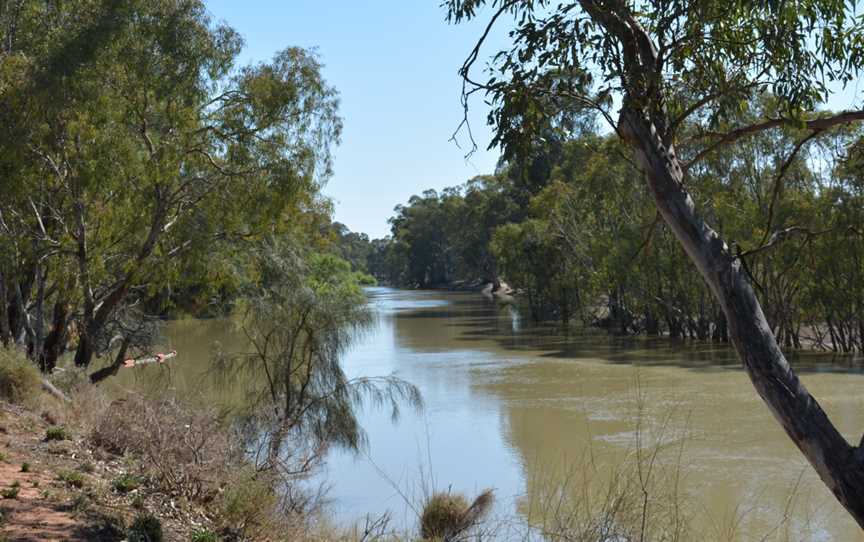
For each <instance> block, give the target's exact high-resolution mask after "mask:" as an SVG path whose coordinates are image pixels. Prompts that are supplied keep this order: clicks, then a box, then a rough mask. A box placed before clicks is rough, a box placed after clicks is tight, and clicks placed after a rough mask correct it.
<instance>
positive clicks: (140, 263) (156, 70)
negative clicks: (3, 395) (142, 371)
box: [0, 0, 361, 378]
mask: <svg viewBox="0 0 864 542" xmlns="http://www.w3.org/2000/svg"><path fill="white" fill-rule="evenodd" d="M242 47H243V40H242V38H241V37H240V36H239V35H238V34H237V33H236V32H235V31H234V30H233V29H232V28H230V27H228V26H226V25H224V24H218V23H215V22H213V21H212V20H211V19H210V16H209V15H208V14H207V11H206V9H205V6H204V4H203V2H199V1H196V0H158V1H155V2H154V1H149V0H148V1H137V0H132V1H124V2H104V1H91V0H76V1H73V2H62V3H57V2H43V1H38V0H13V1H9V2H2V3H0V126H2V129H0V194H2V196H0V343H2V344H3V345H6V346H10V345H14V346H17V347H18V348H20V349H22V350H24V351H25V352H26V353H27V355H28V356H29V357H30V359H32V360H34V361H35V362H36V363H37V364H38V365H39V367H40V368H41V369H42V370H43V371H44V372H46V373H47V372H50V371H51V370H52V369H53V368H54V367H55V366H57V364H58V362H59V360H60V359H61V357H62V356H64V355H69V356H72V357H74V362H75V364H76V365H77V366H79V367H85V368H86V367H89V366H91V365H92V364H93V363H94V360H96V359H99V358H105V357H110V359H109V360H108V365H109V367H108V371H107V372H100V373H98V375H99V377H100V378H101V377H104V376H105V375H107V374H111V373H113V372H116V370H117V368H119V366H120V363H121V362H122V360H123V359H124V358H127V357H133V356H134V355H135V354H136V353H141V352H146V351H148V350H149V349H151V348H152V346H153V343H154V341H155V340H156V338H157V335H158V333H157V331H158V329H157V326H156V325H155V323H156V321H157V320H158V319H159V318H161V317H164V316H168V315H173V314H177V313H188V314H192V315H196V316H208V315H215V314H222V313H225V312H228V311H229V310H230V308H231V307H232V306H234V305H235V304H236V302H237V300H238V299H240V298H242V297H244V296H245V295H246V293H245V292H247V291H249V290H251V289H252V288H250V285H260V284H261V283H262V280H263V279H262V276H261V271H260V270H261V268H262V265H261V264H260V262H259V260H260V259H261V258H265V257H272V255H271V256H266V254H267V252H266V251H265V250H263V249H264V248H265V247H267V246H270V245H272V243H273V240H274V239H279V240H285V239H290V240H291V243H290V244H291V245H292V246H293V247H295V252H298V250H299V252H298V253H299V254H301V256H300V257H301V258H315V257H317V256H315V255H316V254H319V253H334V254H344V255H346V256H347V257H349V258H351V257H352V256H351V255H350V250H348V249H347V248H346V249H344V250H343V249H342V248H341V247H343V246H344V247H348V246H349V245H350V243H347V242H343V240H342V238H343V237H345V236H349V237H350V235H349V234H350V232H346V231H343V230H342V229H340V227H339V226H338V225H335V224H333V223H332V220H331V215H332V205H331V203H330V202H329V201H328V200H327V199H326V198H324V197H323V196H322V195H321V193H320V188H321V187H322V186H323V184H324V183H325V182H326V181H327V179H328V177H329V176H330V173H331V155H330V150H331V148H332V147H333V146H334V145H335V144H337V143H338V141H339V136H340V132H341V127H342V121H341V119H340V117H339V115H338V95H337V93H336V91H335V89H333V88H332V87H331V86H329V85H328V84H327V82H326V81H325V80H324V78H323V77H322V74H321V64H320V62H319V59H318V58H317V57H316V55H315V54H314V53H313V52H310V51H308V50H305V49H301V48H287V49H284V50H282V51H280V52H278V53H276V54H275V55H274V57H273V58H272V59H271V60H270V61H268V62H262V63H257V64H250V65H240V64H239V63H238V56H239V54H240V52H241V50H242ZM283 244H284V243H283ZM300 249H302V250H300ZM354 259H355V260H356V258H354ZM328 269H330V270H331V271H332V273H333V274H338V276H339V277H341V278H342V279H344V280H349V281H354V282H359V281H360V279H361V277H360V275H356V274H350V273H343V271H344V269H343V268H342V267H341V266H339V265H333V266H331V267H330V268H328ZM355 270H356V266H355ZM337 272H338V273H337ZM99 363H101V364H104V363H103V362H101V361H100V362H99Z"/></svg>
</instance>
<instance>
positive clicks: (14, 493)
mask: <svg viewBox="0 0 864 542" xmlns="http://www.w3.org/2000/svg"><path fill="white" fill-rule="evenodd" d="M19 491H21V482H19V481H18V480H15V481H14V482H12V484H11V485H10V486H9V487H7V488H5V489H3V490H2V491H0V497H3V498H4V499H17V498H18V492H19Z"/></svg>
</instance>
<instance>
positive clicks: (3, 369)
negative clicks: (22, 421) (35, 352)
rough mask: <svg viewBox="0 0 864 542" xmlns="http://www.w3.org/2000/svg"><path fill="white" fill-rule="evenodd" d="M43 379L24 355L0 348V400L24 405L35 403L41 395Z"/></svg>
mask: <svg viewBox="0 0 864 542" xmlns="http://www.w3.org/2000/svg"><path fill="white" fill-rule="evenodd" d="M41 387H42V377H41V375H40V374H39V369H37V368H36V366H35V365H33V364H32V363H31V362H30V361H28V360H27V358H26V357H25V356H24V354H22V353H20V352H18V351H17V350H14V349H10V348H2V347H0V399H4V400H6V401H9V402H10V403H14V404H18V405H23V404H31V403H34V402H35V401H36V400H37V399H38V397H39V394H40V390H41Z"/></svg>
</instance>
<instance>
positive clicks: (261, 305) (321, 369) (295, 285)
mask: <svg viewBox="0 0 864 542" xmlns="http://www.w3.org/2000/svg"><path fill="white" fill-rule="evenodd" d="M256 263H257V266H258V269H257V272H256V275H257V276H258V277H259V279H258V281H257V283H255V284H254V285H253V286H251V287H250V292H249V295H248V296H247V300H246V304H245V310H244V319H243V327H244V330H245V332H246V334H247V335H248V337H249V339H250V341H251V345H252V348H253V352H251V353H249V354H247V355H244V356H240V357H239V358H230V359H229V358H224V359H221V360H220V361H221V364H220V365H221V367H222V368H223V374H224V376H225V377H226V378H227V377H230V376H231V374H232V373H233V371H250V372H252V373H253V374H254V375H256V376H258V378H256V379H254V381H256V382H262V383H264V385H263V387H262V388H259V389H256V390H253V396H252V397H253V399H254V400H253V401H252V404H253V405H254V406H253V409H252V410H253V416H254V417H255V418H257V419H258V422H259V423H260V425H261V428H262V430H263V431H264V432H265V433H266V435H267V437H266V439H264V440H266V441H268V442H269V443H270V457H271V458H273V459H275V458H276V457H277V456H278V455H279V453H280V449H281V447H282V446H283V445H288V446H309V447H310V453H312V452H311V451H314V450H316V449H318V447H319V446H321V445H324V444H335V445H340V446H344V447H347V448H351V449H356V448H357V447H358V446H359V445H360V444H361V443H362V441H363V432H362V429H361V428H360V426H359V423H358V421H357V418H356V416H355V407H356V406H358V405H359V404H360V403H361V402H362V401H363V400H364V399H366V400H369V401H371V402H373V403H375V404H387V405H389V406H390V407H391V408H392V411H393V413H394V415H396V414H397V413H398V406H399V401H400V400H402V399H406V400H408V402H409V403H411V404H412V405H414V406H419V404H420V398H419V393H418V392H417V390H416V388H414V387H413V386H410V385H409V384H407V383H405V382H403V381H401V380H399V379H396V378H392V377H383V378H355V379H349V378H348V377H347V376H346V375H345V372H344V371H343V369H342V367H341V364H340V362H341V356H342V354H343V353H344V352H345V350H346V348H348V346H349V345H350V344H351V342H352V341H353V340H354V338H355V336H356V335H357V334H358V333H361V332H363V331H364V330H365V329H366V327H367V326H368V325H369V323H370V322H371V313H370V311H369V309H368V306H367V300H366V296H365V294H364V292H363V289H362V286H361V282H360V278H361V275H359V274H358V273H356V272H354V271H352V270H351V266H350V264H349V263H348V262H346V261H345V260H342V259H340V258H338V257H336V256H334V255H332V254H326V253H323V254H322V253H306V252H303V251H301V250H300V249H298V248H296V247H294V246H292V245H290V244H286V243H284V242H279V243H277V242H274V243H272V244H269V245H266V246H265V247H263V248H262V250H261V252H260V254H259V258H258V259H257V260H256ZM227 380H228V381H229V382H230V381H232V380H233V379H231V378H227ZM265 405H266V406H265ZM289 437H294V438H289ZM312 455H313V456H314V455H316V454H315V453H312ZM313 463H314V462H310V464H313ZM308 467H309V465H308V464H307V465H306V466H305V467H304V468H308Z"/></svg>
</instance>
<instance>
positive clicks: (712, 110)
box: [445, 0, 864, 526]
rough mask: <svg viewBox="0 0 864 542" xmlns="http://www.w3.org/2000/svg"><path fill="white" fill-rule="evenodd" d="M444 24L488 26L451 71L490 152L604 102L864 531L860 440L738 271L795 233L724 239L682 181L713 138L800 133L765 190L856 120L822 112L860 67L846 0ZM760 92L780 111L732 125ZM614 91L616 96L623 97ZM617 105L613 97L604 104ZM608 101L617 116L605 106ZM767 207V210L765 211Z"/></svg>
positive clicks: (705, 3)
mask: <svg viewBox="0 0 864 542" xmlns="http://www.w3.org/2000/svg"><path fill="white" fill-rule="evenodd" d="M445 5H446V7H447V9H448V19H449V20H450V21H451V22H456V23H459V22H461V21H464V20H468V19H474V18H476V17H478V14H479V12H480V11H479V10H480V8H481V7H483V6H484V5H485V6H486V7H487V8H489V9H491V10H492V13H491V16H490V21H489V23H488V25H487V27H486V30H485V32H484V33H483V34H482V36H481V37H480V39H479V40H478V43H477V45H476V47H475V48H474V49H473V50H472V51H471V52H470V54H469V56H468V58H467V59H466V61H465V63H464V65H463V66H462V69H461V74H462V76H463V77H464V81H465V87H464V100H463V101H464V103H465V106H466V107H467V104H468V102H469V98H470V97H471V95H472V94H475V93H479V94H483V93H485V94H487V96H488V98H489V99H491V100H492V103H493V109H492V111H491V113H490V115H489V120H490V123H492V124H494V126H495V129H496V133H495V137H494V139H493V141H492V145H498V144H500V145H501V146H503V147H504V148H505V149H506V148H508V147H510V146H514V145H518V144H519V143H520V141H522V139H523V138H524V137H525V136H526V134H530V133H531V132H532V130H533V129H534V128H535V127H537V126H542V125H548V122H547V119H548V117H549V116H550V114H551V113H552V112H553V110H554V108H555V107H561V106H562V105H564V106H567V107H579V108H591V109H595V110H598V111H600V112H601V113H602V114H603V115H604V116H605V118H606V120H607V121H609V123H610V124H611V125H612V126H613V127H614V129H615V131H616V132H617V134H618V136H619V137H620V138H621V139H623V140H624V141H625V142H627V143H628V144H629V145H630V147H631V148H632V150H633V153H634V155H635V162H636V163H637V164H638V165H639V166H640V168H641V169H642V171H644V178H645V181H646V183H647V186H648V189H649V191H650V193H651V194H652V196H653V199H654V202H655V204H656V206H657V210H658V212H659V213H660V215H661V216H662V218H663V220H664V221H665V222H666V224H667V225H668V226H669V228H670V229H671V231H672V232H673V233H674V235H675V237H676V238H677V240H678V241H679V242H680V243H681V245H682V246H683V247H684V250H685V251H686V253H687V255H688V256H689V258H690V259H691V260H692V262H693V263H694V264H695V266H696V267H697V269H698V270H699V272H700V274H701V275H702V277H703V278H704V280H705V282H706V283H707V285H708V287H709V288H710V289H711V291H712V292H713V294H714V296H715V297H716V298H717V300H718V302H719V304H720V306H721V307H722V310H723V312H724V314H725V316H726V319H727V320H728V324H729V336H730V339H731V341H732V342H733V344H734V345H735V348H736V350H737V352H738V354H739V356H740V357H741V359H742V361H743V365H744V368H745V369H746V371H747V373H748V375H749V376H750V379H751V381H752V383H753V385H754V387H755V388H756V391H757V392H758V393H759V395H760V396H761V397H762V399H763V400H764V402H765V403H766V404H767V406H768V408H769V409H770V410H771V412H772V413H773V414H774V416H775V418H776V419H777V421H778V422H779V423H780V424H781V425H782V427H783V429H784V430H785V431H786V433H787V434H788V435H789V437H790V438H791V439H792V440H793V441H794V442H795V444H796V445H797V446H798V448H799V449H800V450H801V452H802V453H803V454H804V456H805V457H806V458H807V460H808V461H809V462H810V464H811V465H812V466H813V468H814V469H815V470H816V472H817V473H818V474H819V476H820V477H821V479H822V480H823V481H824V483H825V484H826V485H827V486H828V488H829V489H830V490H831V491H832V492H833V493H834V495H835V496H836V497H837V499H838V500H839V501H840V502H841V503H842V504H843V506H844V507H845V508H846V509H847V510H848V511H849V513H850V514H851V515H852V516H853V517H854V518H855V520H856V521H857V522H858V523H859V525H862V526H864V446H862V444H859V445H858V446H855V445H851V444H850V443H849V442H848V441H847V440H846V439H845V438H844V437H843V435H841V434H840V432H839V431H838V430H837V428H836V427H835V426H834V424H833V423H832V422H831V420H830V419H829V417H828V416H827V415H826V413H825V412H824V411H823V409H822V408H821V407H820V406H819V403H818V402H817V401H816V399H815V398H814V397H813V396H812V395H811V394H810V393H809V392H808V390H807V388H806V387H805V386H804V385H803V383H802V382H801V381H800V380H799V379H798V377H797V375H796V374H795V372H794V371H793V370H792V368H791V367H790V366H789V363H788V362H787V360H786V358H785V357H784V355H783V353H782V352H781V350H780V348H779V346H778V344H777V340H776V338H775V336H774V334H773V333H772V331H771V328H770V327H769V325H768V322H767V321H766V318H765V314H764V312H763V310H762V307H761V306H760V304H759V300H758V299H757V296H756V295H755V292H754V289H753V287H752V285H751V279H750V276H749V273H748V271H747V266H746V260H747V258H748V254H753V253H755V252H761V251H765V250H770V249H771V247H773V246H776V245H777V244H778V243H780V242H782V241H783V240H784V239H786V238H788V237H790V236H792V235H809V234H811V233H812V232H808V231H806V230H805V229H804V228H800V227H798V226H796V225H795V224H794V223H793V224H782V225H781V224H778V223H777V221H776V220H775V218H774V216H773V213H772V212H770V211H769V212H768V216H766V217H764V222H763V223H762V224H754V225H753V226H754V228H762V229H763V238H762V243H761V244H760V245H758V246H752V247H735V246H730V245H729V244H728V243H727V242H725V241H724V239H723V238H722V237H721V234H720V233H719V232H718V231H716V230H715V229H714V228H712V227H711V226H709V224H708V223H706V221H705V220H704V219H703V218H702V217H703V216H704V215H705V214H708V213H707V212H705V211H707V209H703V210H701V211H700V209H698V208H697V205H696V204H695V203H694V200H693V198H692V197H691V195H690V193H689V192H688V188H687V181H688V175H692V174H693V173H694V172H696V171H697V170H698V168H700V164H702V163H703V160H704V159H705V158H706V157H708V156H710V155H711V154H712V153H713V152H714V151H716V150H717V149H720V148H721V147H723V146H727V145H734V144H736V142H740V141H742V140H743V139H744V138H747V137H749V136H752V135H754V134H757V133H760V132H764V131H766V130H776V129H780V128H782V127H786V126H791V127H796V128H798V129H799V130H800V134H801V135H800V139H799V140H798V141H797V142H796V144H795V145H794V147H793V150H792V151H791V153H790V155H789V156H788V157H786V158H785V159H784V160H782V161H779V162H778V163H777V165H776V172H775V181H774V189H773V190H772V194H773V196H772V197H773V198H775V199H776V198H777V197H780V195H781V194H782V186H783V176H784V174H785V172H786V170H787V169H788V166H789V164H790V163H792V161H793V160H794V156H795V155H796V154H797V153H798V152H799V151H800V150H801V149H802V148H803V147H805V146H806V145H807V144H808V143H810V142H812V141H813V140H814V139H815V138H817V137H818V136H819V135H820V134H824V133H825V132H827V131H829V130H831V129H833V128H835V127H838V126H840V125H844V124H849V123H854V122H858V121H861V120H864V111H859V110H850V111H843V112H841V113H835V114H832V113H825V112H820V111H819V106H820V105H821V104H824V103H825V102H826V100H827V99H828V98H829V96H830V95H831V93H832V89H836V88H839V87H841V86H842V85H844V84H846V83H848V82H850V81H853V80H854V79H855V78H856V77H857V76H858V74H859V72H860V70H861V68H862V65H864V31H862V27H861V19H860V16H859V14H858V13H857V12H856V6H855V2H851V3H849V2H842V1H838V0H790V1H785V2H779V1H766V2H749V1H745V0H731V1H727V0H723V1H717V0H699V1H697V0H652V1H636V2H634V1H628V0H580V1H576V2H558V1H554V2H553V1H549V0H449V1H447V2H446V3H445ZM501 21H512V23H511V24H510V32H509V34H508V36H509V37H510V39H511V40H512V46H510V47H508V48H505V49H504V50H501V51H500V52H498V53H497V54H495V55H494V56H493V57H492V60H491V63H490V64H489V72H490V73H489V75H488V78H487V77H486V76H484V77H483V78H482V80H479V79H478V78H477V76H475V74H474V71H473V70H472V68H473V67H474V64H475V63H476V62H477V60H478V58H480V54H481V48H482V46H483V43H484V41H485V40H486V38H487V36H488V35H490V32H492V31H493V30H492V29H493V27H494V26H495V24H496V23H501ZM760 93H771V94H773V95H774V96H775V97H776V99H777V100H778V102H779V108H778V109H777V110H776V114H773V115H771V116H767V117H764V118H759V119H756V120H754V121H753V122H750V123H747V124H737V123H735V122H734V120H733V119H735V118H736V116H735V115H733V114H732V113H733V112H735V111H736V110H737V109H738V108H739V107H741V105H742V104H745V103H746V102H747V101H748V100H750V99H752V98H753V97H754V96H755V95H757V94H760ZM618 100H620V101H618ZM613 104H614V105H613ZM613 107H617V108H619V111H618V113H617V116H616V118H613V116H612V114H611V113H610V111H611V110H612V109H613ZM770 208H773V205H772V206H771V207H770Z"/></svg>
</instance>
